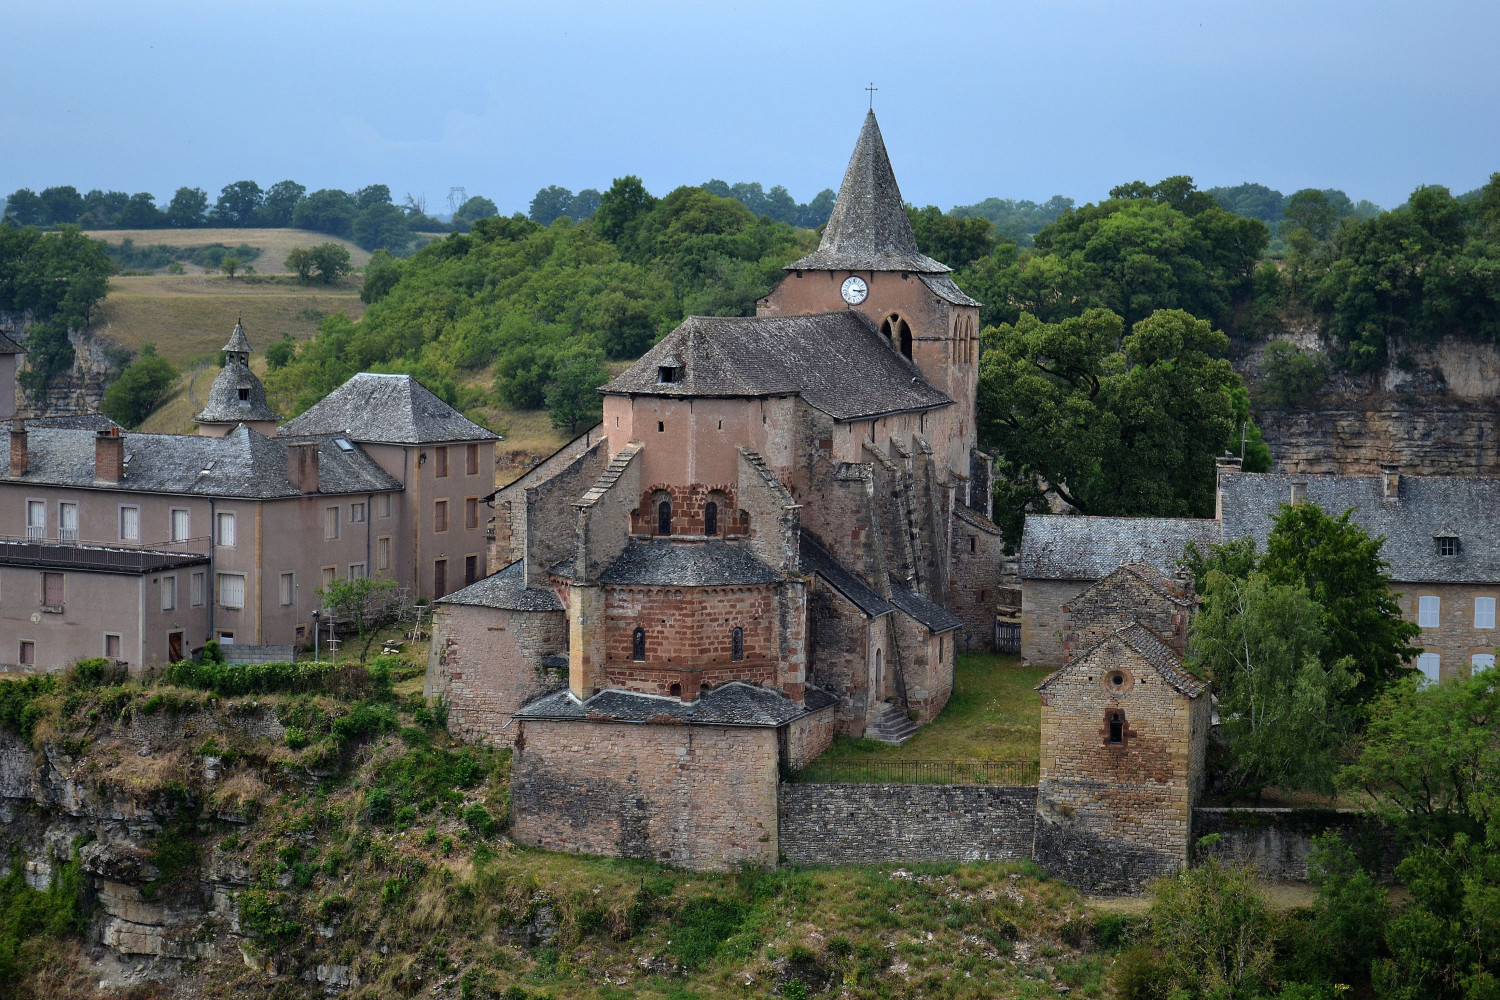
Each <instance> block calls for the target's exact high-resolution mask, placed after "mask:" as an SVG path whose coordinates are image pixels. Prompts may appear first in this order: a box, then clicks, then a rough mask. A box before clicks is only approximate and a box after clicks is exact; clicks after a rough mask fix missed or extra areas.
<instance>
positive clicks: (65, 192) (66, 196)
mask: <svg viewBox="0 0 1500 1000" xmlns="http://www.w3.org/2000/svg"><path fill="white" fill-rule="evenodd" d="M39 197H40V198H41V200H42V222H43V223H44V224H45V225H49V226H71V225H74V224H75V223H77V222H78V219H79V217H80V216H82V215H83V211H84V208H85V205H84V202H83V195H81V194H79V193H78V189H77V188H75V187H74V186H73V185H71V184H64V185H62V186H60V187H49V188H44V189H42V193H41V195H40V196H39Z"/></svg>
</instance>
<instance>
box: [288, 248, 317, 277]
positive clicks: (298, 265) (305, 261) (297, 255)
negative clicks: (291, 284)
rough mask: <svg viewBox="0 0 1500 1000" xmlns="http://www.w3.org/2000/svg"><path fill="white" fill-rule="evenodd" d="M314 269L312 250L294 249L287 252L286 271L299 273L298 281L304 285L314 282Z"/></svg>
mask: <svg viewBox="0 0 1500 1000" xmlns="http://www.w3.org/2000/svg"><path fill="white" fill-rule="evenodd" d="M313 267H314V265H313V255H312V251H311V250H309V249H307V248H306V247H293V248H292V249H291V250H289V251H287V255H286V269H287V270H288V271H295V272H297V280H298V281H300V282H302V283H303V284H304V285H305V284H307V283H308V282H310V281H312V273H313Z"/></svg>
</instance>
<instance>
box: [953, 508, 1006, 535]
mask: <svg viewBox="0 0 1500 1000" xmlns="http://www.w3.org/2000/svg"><path fill="white" fill-rule="evenodd" d="M953 513H954V514H956V515H958V519H959V520H960V521H963V522H964V523H965V524H968V525H970V526H971V527H975V528H978V529H979V530H980V531H983V532H984V533H985V534H989V535H998V534H1000V526H999V525H997V524H996V523H995V522H994V521H991V520H990V519H989V518H987V517H985V516H984V515H983V514H981V513H979V511H977V510H975V509H974V508H972V507H967V506H965V505H964V504H961V503H960V504H954V506H953Z"/></svg>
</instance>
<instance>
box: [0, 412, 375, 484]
mask: <svg viewBox="0 0 1500 1000" xmlns="http://www.w3.org/2000/svg"><path fill="white" fill-rule="evenodd" d="M122 436H123V437H124V442H125V470H124V473H123V475H121V477H120V481H119V482H118V483H109V484H104V483H99V482H96V481H95V479H94V456H95V438H96V437H97V435H96V433H95V432H94V431H93V430H90V429H87V428H81V429H80V428H57V427H33V426H30V425H28V427H27V432H26V438H27V440H26V474H25V475H24V476H20V477H15V478H13V477H9V476H6V477H0V478H4V480H5V481H7V482H12V483H37V484H43V485H49V486H74V487H87V488H91V489H94V488H102V489H115V490H127V491H134V492H152V493H174V494H181V495H190V496H214V497H236V498H244V499H256V500H271V499H275V498H278V497H292V496H301V495H302V491H301V490H299V489H298V488H297V487H296V486H293V485H292V483H291V481H290V480H288V479H287V455H286V446H287V444H288V443H290V442H288V441H287V440H285V439H280V438H278V439H272V438H268V437H266V436H265V435H263V434H258V433H256V432H255V431H252V430H250V429H249V428H248V427H244V426H240V427H236V428H235V429H234V430H232V431H230V432H229V433H228V434H226V435H225V436H224V437H217V438H216V437H200V436H198V435H194V434H137V433H134V432H129V431H127V432H126V433H125V434H124V435H122ZM310 440H316V441H317V443H318V492H319V493H325V494H339V493H372V492H375V493H378V492H385V491H389V490H399V489H401V483H400V482H398V481H397V480H395V479H393V478H392V477H391V475H390V473H388V472H386V471H385V470H384V469H382V468H381V467H380V466H379V465H376V464H375V462H374V461H373V460H372V459H371V458H370V457H369V456H368V455H366V454H365V453H364V452H363V451H360V450H359V449H358V448H352V449H350V450H349V451H345V450H344V449H343V448H340V447H339V446H338V445H337V444H336V443H335V441H334V438H333V436H331V435H330V436H325V437H318V438H313V439H310ZM9 462H10V435H9V434H0V468H9Z"/></svg>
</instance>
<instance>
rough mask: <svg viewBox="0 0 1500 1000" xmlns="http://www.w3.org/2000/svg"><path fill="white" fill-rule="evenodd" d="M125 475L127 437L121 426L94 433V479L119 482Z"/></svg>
mask: <svg viewBox="0 0 1500 1000" xmlns="http://www.w3.org/2000/svg"><path fill="white" fill-rule="evenodd" d="M124 475H125V438H124V436H122V435H121V434H120V428H118V427H111V428H110V429H109V430H107V431H99V432H97V433H96V434H95V435H94V479H95V480H96V481H98V482H104V483H118V482H119V481H120V478H121V477H122V476H124Z"/></svg>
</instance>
